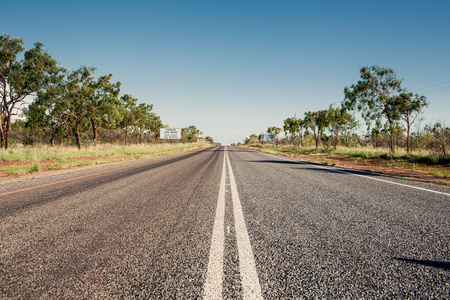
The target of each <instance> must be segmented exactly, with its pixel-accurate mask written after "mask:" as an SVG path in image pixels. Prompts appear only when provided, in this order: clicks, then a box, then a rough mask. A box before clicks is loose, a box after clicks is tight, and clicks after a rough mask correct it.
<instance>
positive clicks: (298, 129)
mask: <svg viewBox="0 0 450 300" xmlns="http://www.w3.org/2000/svg"><path fill="white" fill-rule="evenodd" d="M283 124H284V125H283V130H284V132H285V133H289V135H290V136H291V139H292V140H293V141H294V140H295V139H296V137H297V134H298V137H299V143H300V146H301V147H303V130H304V128H305V120H303V119H296V118H287V119H286V120H284V121H283Z"/></svg>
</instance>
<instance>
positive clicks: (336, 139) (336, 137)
mask: <svg viewBox="0 0 450 300" xmlns="http://www.w3.org/2000/svg"><path fill="white" fill-rule="evenodd" d="M338 135H339V131H337V130H336V136H335V140H334V150H337V144H338Z"/></svg>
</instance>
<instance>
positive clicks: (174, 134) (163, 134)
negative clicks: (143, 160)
mask: <svg viewBox="0 0 450 300" xmlns="http://www.w3.org/2000/svg"><path fill="white" fill-rule="evenodd" d="M159 137H160V138H161V139H165V140H179V139H181V128H161V130H160V132H159Z"/></svg>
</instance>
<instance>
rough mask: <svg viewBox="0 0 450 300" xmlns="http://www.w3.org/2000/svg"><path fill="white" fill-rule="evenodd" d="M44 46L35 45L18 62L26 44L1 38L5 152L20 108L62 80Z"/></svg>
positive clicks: (1, 119)
mask: <svg viewBox="0 0 450 300" xmlns="http://www.w3.org/2000/svg"><path fill="white" fill-rule="evenodd" d="M43 46H44V45H43V44H42V43H40V42H36V43H35V44H34V47H33V48H31V49H29V50H27V51H25V52H24V55H23V59H22V60H18V59H17V56H18V54H19V53H20V52H22V51H23V50H25V48H24V47H23V40H22V39H20V38H12V37H11V36H10V35H8V34H3V35H1V36H0V97H1V102H2V103H1V106H0V107H1V108H0V112H1V113H0V123H1V124H0V132H1V142H2V143H4V146H5V149H8V147H9V139H10V133H11V119H12V117H13V116H14V115H17V114H18V111H17V110H18V107H19V106H20V105H21V104H24V103H25V98H26V97H27V96H35V95H36V92H38V91H41V90H43V89H45V88H46V86H47V84H49V83H51V82H54V81H58V80H60V79H61V77H60V68H59V67H58V66H57V62H56V60H54V59H53V58H52V57H51V56H50V54H49V53H48V52H47V51H46V50H43V48H42V47H43Z"/></svg>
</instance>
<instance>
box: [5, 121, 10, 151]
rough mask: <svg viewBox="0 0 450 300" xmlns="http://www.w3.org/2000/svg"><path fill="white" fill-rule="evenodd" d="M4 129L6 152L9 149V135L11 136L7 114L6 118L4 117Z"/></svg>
mask: <svg viewBox="0 0 450 300" xmlns="http://www.w3.org/2000/svg"><path fill="white" fill-rule="evenodd" d="M5 121H6V128H5V129H4V131H5V132H4V134H5V140H4V142H5V150H7V149H8V148H9V138H10V134H11V114H8V116H7V117H6V120H5Z"/></svg>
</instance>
